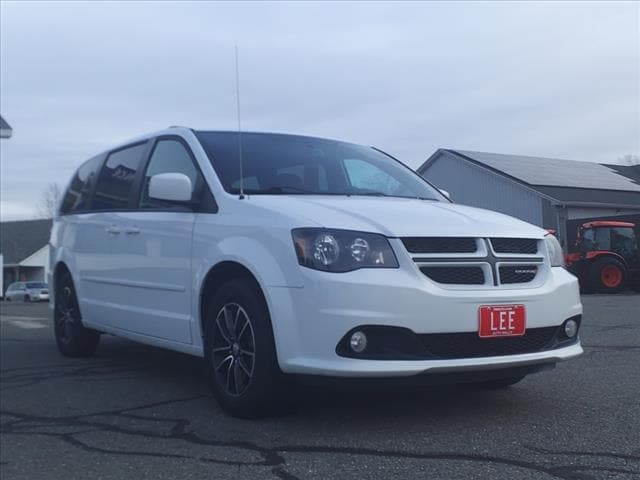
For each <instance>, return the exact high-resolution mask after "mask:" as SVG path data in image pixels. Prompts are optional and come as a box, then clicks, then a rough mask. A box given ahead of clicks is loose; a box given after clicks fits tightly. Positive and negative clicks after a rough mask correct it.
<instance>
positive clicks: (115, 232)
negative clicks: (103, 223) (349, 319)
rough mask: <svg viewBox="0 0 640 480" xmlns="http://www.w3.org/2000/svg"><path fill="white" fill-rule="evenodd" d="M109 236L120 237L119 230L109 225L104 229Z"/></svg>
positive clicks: (115, 226)
mask: <svg viewBox="0 0 640 480" xmlns="http://www.w3.org/2000/svg"><path fill="white" fill-rule="evenodd" d="M106 232H107V233H108V234H109V235H120V228H119V227H118V226H117V225H111V226H110V227H108V228H107V229H106Z"/></svg>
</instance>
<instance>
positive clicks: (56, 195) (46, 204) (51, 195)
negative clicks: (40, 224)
mask: <svg viewBox="0 0 640 480" xmlns="http://www.w3.org/2000/svg"><path fill="white" fill-rule="evenodd" d="M61 195H62V190H61V188H60V185H58V184H57V183H55V182H51V183H50V184H48V185H47V187H46V188H45V189H44V190H43V191H42V194H41V196H40V200H39V201H38V204H37V205H36V217H37V218H53V217H55V215H56V210H57V208H58V203H59V202H60V196H61Z"/></svg>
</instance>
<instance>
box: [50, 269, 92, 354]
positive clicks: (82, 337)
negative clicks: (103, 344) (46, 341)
mask: <svg viewBox="0 0 640 480" xmlns="http://www.w3.org/2000/svg"><path fill="white" fill-rule="evenodd" d="M53 331H54V334H55V337H56V343H57V345H58V350H60V353H62V354H63V355H64V356H66V357H90V356H91V355H93V354H94V353H95V351H96V349H97V348H98V343H99V342H100V333H99V332H97V331H95V330H92V329H90V328H86V327H85V326H84V325H83V324H82V316H81V315H80V308H79V306H78V298H77V296H76V291H75V288H74V287H73V281H72V280H71V275H69V274H68V273H63V274H62V275H61V276H60V279H59V280H58V282H57V284H56V298H55V304H54V311H53Z"/></svg>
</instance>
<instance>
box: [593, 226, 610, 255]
mask: <svg viewBox="0 0 640 480" xmlns="http://www.w3.org/2000/svg"><path fill="white" fill-rule="evenodd" d="M610 233H611V231H610V230H609V229H608V228H596V229H595V235H594V243H595V249H596V250H611V235H610Z"/></svg>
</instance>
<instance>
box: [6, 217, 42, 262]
mask: <svg viewBox="0 0 640 480" xmlns="http://www.w3.org/2000/svg"><path fill="white" fill-rule="evenodd" d="M50 232H51V220H50V219H47V220H21V221H17V222H2V223H0V253H2V255H3V262H4V264H5V265H16V264H18V263H20V262H21V261H22V260H24V259H25V258H27V257H28V256H30V255H32V254H33V253H35V252H37V251H38V250H40V249H41V248H42V247H44V246H45V245H46V244H47V243H48V242H49V234H50Z"/></svg>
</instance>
